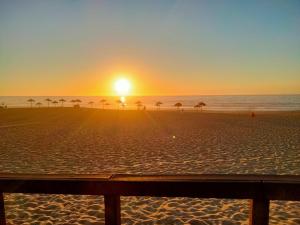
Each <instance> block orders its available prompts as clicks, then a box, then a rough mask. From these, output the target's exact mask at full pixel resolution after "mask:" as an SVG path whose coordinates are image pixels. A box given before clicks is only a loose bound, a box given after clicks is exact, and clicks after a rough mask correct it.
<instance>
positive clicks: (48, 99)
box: [45, 98, 52, 108]
mask: <svg viewBox="0 0 300 225" xmlns="http://www.w3.org/2000/svg"><path fill="white" fill-rule="evenodd" d="M45 101H46V102H47V103H48V108H49V107H50V102H52V100H51V99H50V98H46V99H45Z"/></svg>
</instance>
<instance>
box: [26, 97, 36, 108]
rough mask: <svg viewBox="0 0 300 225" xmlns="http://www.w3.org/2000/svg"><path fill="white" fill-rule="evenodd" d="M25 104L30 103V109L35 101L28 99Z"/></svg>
mask: <svg viewBox="0 0 300 225" xmlns="http://www.w3.org/2000/svg"><path fill="white" fill-rule="evenodd" d="M27 102H29V103H30V107H31V108H32V104H33V103H34V102H35V100H34V99H32V98H30V99H28V100H27Z"/></svg>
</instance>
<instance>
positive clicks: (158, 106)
mask: <svg viewBox="0 0 300 225" xmlns="http://www.w3.org/2000/svg"><path fill="white" fill-rule="evenodd" d="M162 104H163V103H162V102H159V101H158V102H156V103H155V106H156V107H157V109H160V105H162Z"/></svg>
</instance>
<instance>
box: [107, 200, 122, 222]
mask: <svg viewBox="0 0 300 225" xmlns="http://www.w3.org/2000/svg"><path fill="white" fill-rule="evenodd" d="M104 204H105V225H121V203H120V196H119V195H104Z"/></svg>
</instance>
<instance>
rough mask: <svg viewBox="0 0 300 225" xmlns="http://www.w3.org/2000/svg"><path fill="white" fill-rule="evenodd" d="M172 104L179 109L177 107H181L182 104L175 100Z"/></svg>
mask: <svg viewBox="0 0 300 225" xmlns="http://www.w3.org/2000/svg"><path fill="white" fill-rule="evenodd" d="M174 106H175V107H177V109H178V110H179V108H180V107H182V104H181V103H180V102H177V103H176V104H175V105H174Z"/></svg>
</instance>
